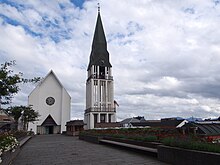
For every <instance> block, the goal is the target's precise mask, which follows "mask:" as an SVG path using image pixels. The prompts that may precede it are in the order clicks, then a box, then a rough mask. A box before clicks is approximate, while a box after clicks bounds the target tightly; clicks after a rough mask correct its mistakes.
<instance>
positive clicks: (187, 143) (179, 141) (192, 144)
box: [162, 137, 220, 153]
mask: <svg viewBox="0 0 220 165" xmlns="http://www.w3.org/2000/svg"><path fill="white" fill-rule="evenodd" d="M162 143H163V144H165V145H168V146H171V147H180V148H184V149H191V150H200V151H208V152H218V153H220V145H219V144H212V143H207V142H203V141H198V140H195V139H193V138H184V139H183V138H175V137H169V138H165V139H163V140H162Z"/></svg>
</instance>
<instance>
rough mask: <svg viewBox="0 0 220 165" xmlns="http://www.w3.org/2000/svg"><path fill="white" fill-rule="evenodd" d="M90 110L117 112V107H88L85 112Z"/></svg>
mask: <svg viewBox="0 0 220 165" xmlns="http://www.w3.org/2000/svg"><path fill="white" fill-rule="evenodd" d="M89 112H116V108H98V107H97V108H88V109H86V110H85V113H89Z"/></svg>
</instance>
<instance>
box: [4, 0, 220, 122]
mask: <svg viewBox="0 0 220 165" xmlns="http://www.w3.org/2000/svg"><path fill="white" fill-rule="evenodd" d="M100 4H101V17H102V21H103V25H104V30H105V34H106V38H107V40H108V50H109V53H110V59H111V63H112V66H113V76H114V80H115V99H116V100H117V101H118V102H119V104H120V107H119V108H118V118H120V119H123V118H125V117H132V116H134V115H142V116H143V115H144V116H146V117H147V118H148V119H157V118H161V117H170V116H182V117H189V116H195V117H203V118H205V117H213V116H216V117H218V116H219V115H220V108H219V107H220V105H219V98H220V94H219V92H218V91H219V89H220V85H219V80H220V76H219V72H220V62H219V61H220V56H219V53H220V49H219V47H220V37H219V36H220V30H219V26H220V23H219V15H220V10H219V8H220V5H219V4H218V3H215V1H200V0H196V1H190V0H185V1H172V0H168V1H145V0H143V1H141V0H140V1H129V2H128V1H126V0H121V1H116V0H109V1H101V2H100ZM96 16H97V1H85V2H84V4H83V7H82V9H80V8H79V7H77V6H74V5H73V4H72V3H71V2H69V1H68V0H65V1H24V0H19V1H16V2H14V4H13V5H11V4H10V3H1V4H0V36H1V40H0V62H1V63H3V62H4V61H6V60H16V61H17V66H16V67H15V70H16V71H21V72H23V73H24V76H26V77H33V76H41V77H43V76H45V75H46V74H47V73H48V72H49V70H50V69H53V70H54V72H55V74H56V75H57V76H58V78H59V79H60V81H61V83H62V84H63V85H64V86H65V87H66V89H67V91H68V92H69V93H70V95H71V96H72V118H74V119H76V118H83V113H84V109H85V81H86V69H87V65H88V62H89V55H90V51H91V44H92V37H93V33H94V28H95V23H96ZM33 88H34V86H33V85H28V87H22V90H21V91H20V93H19V94H18V95H17V96H16V97H15V98H14V99H13V102H14V104H26V103H27V96H28V94H29V93H30V91H31V90H32V89H33Z"/></svg>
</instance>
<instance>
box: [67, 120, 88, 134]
mask: <svg viewBox="0 0 220 165" xmlns="http://www.w3.org/2000/svg"><path fill="white" fill-rule="evenodd" d="M83 126H84V123H83V120H71V121H68V122H67V123H66V134H67V135H71V136H77V135H79V132H80V131H83V130H84V129H83Z"/></svg>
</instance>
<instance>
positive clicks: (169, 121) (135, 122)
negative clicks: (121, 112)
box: [120, 116, 188, 129]
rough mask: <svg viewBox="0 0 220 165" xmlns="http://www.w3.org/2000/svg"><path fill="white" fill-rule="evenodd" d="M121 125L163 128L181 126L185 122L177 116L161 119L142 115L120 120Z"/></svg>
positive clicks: (185, 121)
mask: <svg viewBox="0 0 220 165" xmlns="http://www.w3.org/2000/svg"><path fill="white" fill-rule="evenodd" d="M120 123H121V126H122V127H128V128H143V127H151V128H152V127H157V128H165V129H176V128H181V127H182V126H184V125H185V124H186V123H188V121H187V120H185V119H178V118H163V119H161V120H145V119H144V117H140V116H138V117H133V118H127V119H125V120H123V121H121V122H120Z"/></svg>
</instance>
